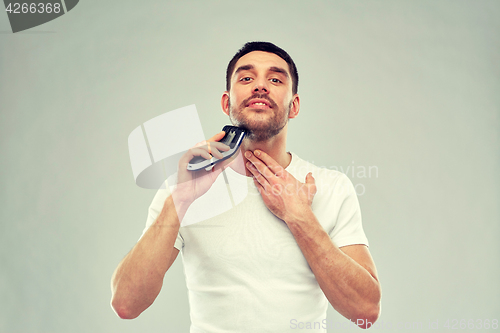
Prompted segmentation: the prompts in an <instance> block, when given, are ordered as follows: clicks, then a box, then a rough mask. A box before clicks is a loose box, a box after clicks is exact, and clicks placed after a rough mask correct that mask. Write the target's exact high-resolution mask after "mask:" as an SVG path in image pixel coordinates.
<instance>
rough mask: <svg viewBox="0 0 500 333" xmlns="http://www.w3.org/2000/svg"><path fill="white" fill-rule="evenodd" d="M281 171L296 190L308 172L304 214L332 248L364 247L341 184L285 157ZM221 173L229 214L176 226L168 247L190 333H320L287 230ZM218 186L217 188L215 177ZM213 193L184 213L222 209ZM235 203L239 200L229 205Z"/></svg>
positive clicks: (247, 188) (250, 192)
mask: <svg viewBox="0 0 500 333" xmlns="http://www.w3.org/2000/svg"><path fill="white" fill-rule="evenodd" d="M286 170H287V171H288V172H289V173H290V174H292V175H293V176H294V177H295V178H296V179H297V180H299V181H301V182H305V176H306V175H307V173H309V172H312V175H313V177H314V178H315V180H316V186H317V193H316V195H315V197H314V200H313V203H312V209H313V212H314V214H315V216H316V218H317V219H318V221H319V222H320V224H321V225H322V226H323V228H324V229H325V231H326V232H327V233H328V234H329V235H330V238H331V239H332V241H333V243H334V244H335V245H337V246H338V247H342V246H346V245H353V244H365V245H368V241H367V239H366V236H365V234H364V231H363V228H362V224H361V213H360V209H359V203H358V199H357V197H356V193H355V190H354V187H353V185H352V183H351V182H350V180H349V179H348V178H347V176H345V175H344V174H342V173H340V172H338V171H335V170H328V169H325V168H319V167H316V166H314V165H313V164H311V163H308V162H306V161H304V160H302V159H300V158H299V157H298V156H297V155H295V154H293V153H292V161H291V163H290V165H289V166H288V167H287V168H286ZM225 173H226V177H227V180H228V182H229V185H230V186H228V188H229V189H230V190H229V191H228V192H229V196H231V195H232V196H233V200H232V201H231V203H230V208H229V209H226V210H225V211H223V212H222V213H220V214H218V215H217V216H213V217H210V218H208V219H205V220H200V221H199V222H192V221H191V222H190V223H191V224H188V225H186V226H182V225H181V228H180V231H179V234H178V237H177V240H176V242H175V247H176V248H177V249H179V250H180V252H181V254H182V259H183V263H184V272H185V275H186V284H187V288H188V294H189V304H190V313H191V333H198V332H203V333H206V332H217V333H220V332H232V333H233V332H239V333H243V332H251V333H255V332H273V333H279V332H297V331H299V329H298V327H299V326H298V324H299V323H302V326H304V327H306V326H305V325H306V324H307V323H309V324H308V325H310V327H312V329H306V330H304V331H307V332H326V329H325V325H326V324H325V323H326V321H325V319H326V310H327V306H328V300H327V299H326V297H325V295H324V294H323V292H322V290H321V289H320V287H319V285H318V283H317V281H316V278H315V276H314V274H313V272H312V271H311V269H310V267H309V265H308V263H307V261H306V259H305V258H304V255H303V254H302V252H301V250H300V248H299V246H298V245H297V242H296V241H295V239H294V237H293V235H292V233H291V232H290V230H289V229H288V227H287V225H286V224H285V223H284V222H283V221H282V220H280V219H278V218H277V217H276V216H274V215H273V214H272V213H271V212H270V211H269V210H268V208H267V207H266V206H265V205H264V202H263V200H262V198H261V196H260V194H259V192H258V191H257V188H256V187H255V185H254V183H253V180H252V179H251V178H250V177H246V176H243V175H240V174H238V173H236V172H235V171H233V170H232V169H230V168H228V169H226V171H225ZM219 179H221V181H222V182H224V177H223V176H222V174H221V176H219ZM219 179H218V180H219ZM223 184H224V183H223ZM216 188H217V187H216ZM235 188H240V189H242V188H243V190H242V191H239V192H238V191H237V190H236V191H235ZM218 189H219V190H218V191H219V192H213V193H211V191H212V189H210V190H209V191H208V192H207V193H206V194H205V195H204V197H206V198H209V200H208V201H207V200H206V201H205V203H204V204H203V207H202V208H199V207H198V208H197V207H196V205H195V204H196V202H195V203H194V204H193V205H192V206H191V207H190V208H189V210H198V211H202V210H206V209H207V207H210V203H211V204H212V205H217V203H220V206H224V207H226V206H227V202H226V203H223V202H222V201H224V198H222V196H221V194H220V193H221V192H220V186H219V187H218ZM231 189H232V191H231ZM214 191H215V189H214ZM238 193H239V194H238ZM241 193H245V194H246V196H245V197H241V195H240V194H241ZM168 195H169V190H168V187H167V189H166V190H160V191H158V193H157V195H156V196H155V198H154V200H153V203H152V204H151V206H150V209H149V216H148V221H147V224H146V229H145V230H144V231H146V230H147V228H148V227H149V226H150V225H151V224H152V223H153V222H154V221H155V219H156V218H157V216H158V214H159V212H160V211H161V209H162V207H163V203H164V202H165V199H166V198H167V196H168ZM238 195H239V196H240V197H241V198H239V199H238V198H235V197H237V196H238ZM206 198H205V199H206ZM200 199H201V198H200ZM240 199H241V200H240ZM198 200H199V199H198ZM198 200H197V201H198ZM231 204H232V205H231ZM189 210H188V213H189ZM188 213H187V214H186V217H187V216H188Z"/></svg>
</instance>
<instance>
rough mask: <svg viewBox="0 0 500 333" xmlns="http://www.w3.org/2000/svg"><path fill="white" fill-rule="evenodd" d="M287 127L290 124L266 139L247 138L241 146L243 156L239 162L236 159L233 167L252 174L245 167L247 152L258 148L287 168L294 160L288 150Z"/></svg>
mask: <svg viewBox="0 0 500 333" xmlns="http://www.w3.org/2000/svg"><path fill="white" fill-rule="evenodd" d="M287 127H288V126H285V127H284V128H283V129H282V130H281V132H280V133H279V134H278V135H276V136H274V137H272V138H271V139H269V140H266V141H251V140H249V139H247V138H245V139H244V140H243V142H242V144H241V146H240V154H241V157H242V158H240V157H238V158H237V162H236V161H235V162H236V163H234V165H233V166H232V168H233V169H234V170H235V171H236V172H238V173H241V174H246V175H247V176H251V175H252V174H251V173H250V171H248V169H246V167H245V164H246V162H247V159H246V157H245V152H246V151H247V150H250V151H251V152H254V151H255V150H256V149H259V150H262V151H263V152H265V153H266V154H268V155H269V156H271V157H272V158H273V159H274V160H275V161H276V162H277V163H278V164H279V165H281V167H283V168H286V167H287V166H288V165H289V164H290V162H291V160H292V156H291V155H290V154H288V153H287V151H286V133H287Z"/></svg>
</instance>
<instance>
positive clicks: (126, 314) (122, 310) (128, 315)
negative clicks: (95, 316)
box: [111, 298, 140, 319]
mask: <svg viewBox="0 0 500 333" xmlns="http://www.w3.org/2000/svg"><path fill="white" fill-rule="evenodd" d="M111 308H113V311H115V313H116V315H117V316H118V317H120V318H121V319H134V318H137V317H139V315H140V313H137V312H136V311H134V309H133V308H132V307H130V306H128V305H127V304H125V303H124V302H120V301H117V300H116V299H114V298H113V299H112V300H111Z"/></svg>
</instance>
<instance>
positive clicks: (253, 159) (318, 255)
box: [245, 150, 381, 328]
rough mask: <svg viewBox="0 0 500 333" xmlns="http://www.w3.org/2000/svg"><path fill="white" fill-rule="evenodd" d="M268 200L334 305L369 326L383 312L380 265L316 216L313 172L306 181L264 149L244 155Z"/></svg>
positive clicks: (267, 204)
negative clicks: (338, 242) (335, 236)
mask: <svg viewBox="0 0 500 333" xmlns="http://www.w3.org/2000/svg"><path fill="white" fill-rule="evenodd" d="M245 156H246V157H247V158H248V160H249V163H248V164H247V168H248V170H249V171H250V172H251V173H252V174H253V175H254V177H255V179H254V182H255V185H256V186H257V188H258V190H259V192H260V194H261V196H262V199H263V200H264V203H265V204H266V206H267V207H268V208H269V210H270V211H271V212H272V213H273V214H274V215H276V216H277V217H278V218H280V219H281V220H283V221H284V222H285V223H286V224H287V226H288V228H289V229H290V231H291V232H292V234H293V236H294V237H295V240H296V241H297V244H298V245H299V247H300V249H301V251H302V253H303V254H304V257H305V258H306V260H307V262H308V263H309V266H310V267H311V269H312V271H313V273H314V275H315V277H316V280H317V281H318V284H319V285H320V287H321V289H322V290H323V292H324V294H325V296H326V297H327V298H328V300H329V301H330V304H332V306H333V307H334V308H335V309H336V310H337V311H338V312H339V313H340V314H342V315H343V316H345V317H346V318H348V319H350V320H354V321H356V323H357V324H358V326H359V327H361V328H369V326H370V325H367V322H370V323H372V324H373V323H374V322H375V321H376V320H377V318H378V316H379V313H380V298H381V289H380V283H379V281H378V277H377V273H376V269H375V264H374V263H373V260H372V258H371V255H370V252H369V251H368V248H367V247H366V246H364V245H352V246H346V247H343V248H341V249H339V248H338V247H336V246H335V245H334V244H333V242H332V241H331V239H330V237H329V235H328V234H327V233H326V231H325V230H324V229H323V227H322V226H321V224H320V223H319V222H318V220H317V219H316V216H315V215H314V213H313V211H312V209H311V204H312V200H313V198H314V195H315V193H316V185H315V180H314V178H313V177H312V175H311V174H308V175H307V176H306V182H305V183H301V182H299V181H298V180H296V179H295V178H294V177H293V176H292V175H291V174H289V173H288V172H287V171H286V170H284V169H283V168H282V167H281V166H280V165H279V164H278V163H277V162H276V161H275V160H274V159H272V158H271V157H270V156H269V155H267V154H266V153H265V152H262V151H259V150H256V151H255V155H254V154H252V153H251V152H250V151H247V152H246V155H245Z"/></svg>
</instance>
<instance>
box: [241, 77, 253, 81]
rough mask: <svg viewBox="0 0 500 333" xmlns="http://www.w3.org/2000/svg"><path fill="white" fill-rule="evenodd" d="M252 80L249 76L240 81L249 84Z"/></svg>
mask: <svg viewBox="0 0 500 333" xmlns="http://www.w3.org/2000/svg"><path fill="white" fill-rule="evenodd" d="M250 80H252V78H250V77H248V76H247V77H242V78H241V79H240V81H243V82H248V81H250Z"/></svg>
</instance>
